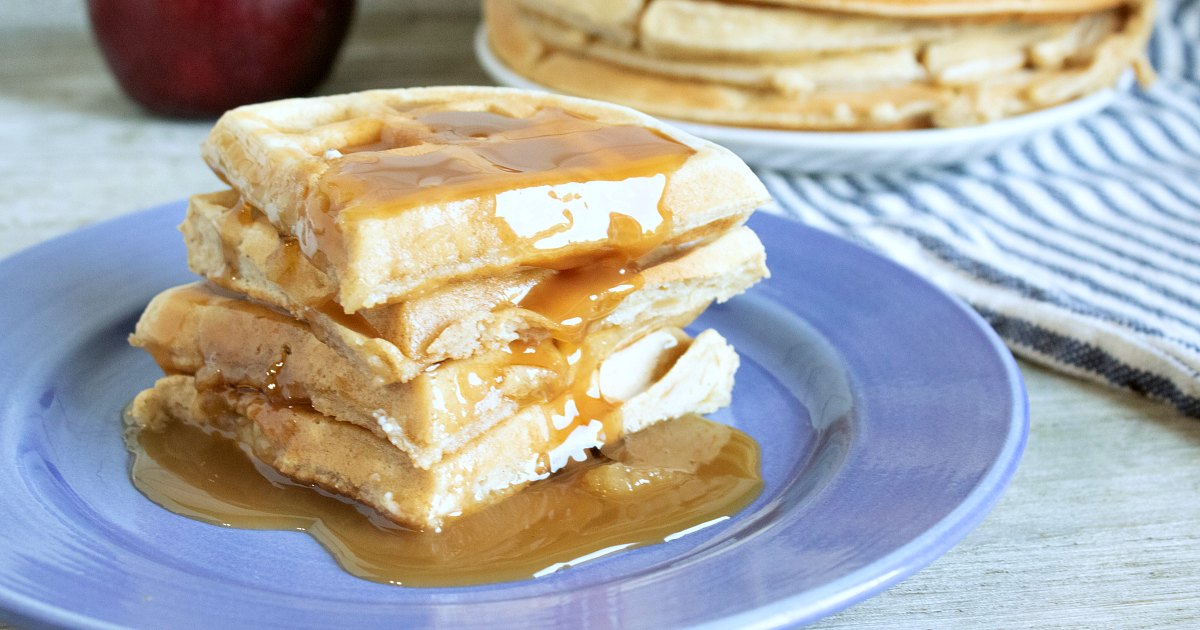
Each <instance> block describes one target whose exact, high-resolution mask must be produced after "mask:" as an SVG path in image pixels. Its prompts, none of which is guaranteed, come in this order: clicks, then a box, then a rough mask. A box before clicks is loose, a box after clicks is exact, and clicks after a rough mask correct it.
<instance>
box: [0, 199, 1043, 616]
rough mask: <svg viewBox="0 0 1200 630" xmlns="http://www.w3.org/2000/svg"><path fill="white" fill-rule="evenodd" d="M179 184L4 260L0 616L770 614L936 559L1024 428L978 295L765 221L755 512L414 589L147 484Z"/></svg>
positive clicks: (732, 330)
mask: <svg viewBox="0 0 1200 630" xmlns="http://www.w3.org/2000/svg"><path fill="white" fill-rule="evenodd" d="M182 212H183V204H182V203H173V204H169V205H167V206H163V207H159V208H154V209H151V210H148V211H145V212H141V213H137V214H133V215H129V216H126V217H123V218H120V219H117V220H114V221H110V222H107V223H102V224H99V225H96V226H93V227H90V228H87V229H84V230H80V231H78V232H75V233H73V234H70V235H67V236H65V237H62V238H59V239H56V240H54V241H50V242H48V243H45V244H42V245H40V246H37V247H35V248H33V249H30V250H28V251H25V252H23V253H21V254H19V255H17V256H14V257H12V258H10V259H8V260H7V261H5V262H3V263H0V294H2V295H3V296H4V299H3V302H0V330H3V331H4V333H3V335H2V336H0V358H2V363H0V512H2V513H3V517H0V610H4V611H6V612H5V613H4V614H5V615H6V616H8V617H11V618H13V619H14V620H21V621H40V622H49V623H53V624H63V625H70V626H82V627H111V626H112V625H116V626H142V627H146V626H153V627H178V626H203V627H259V626H261V625H263V623H264V622H266V621H269V622H270V623H271V624H273V625H278V626H284V627H347V626H356V625H364V626H365V625H371V626H382V625H387V626H390V627H413V626H429V625H444V626H453V627H462V626H475V625H480V626H487V627H489V628H497V627H505V626H513V627H521V628H529V627H538V626H551V625H555V626H559V625H564V626H571V627H601V626H603V627H610V626H622V627H649V628H662V627H679V626H686V625H693V624H703V623H718V624H728V625H734V626H738V627H741V626H746V625H750V624H755V625H757V626H759V627H775V626H782V625H789V624H794V623H798V622H805V621H810V620H813V619H816V618H818V617H821V616H824V615H828V614H830V613H832V612H834V611H836V610H839V609H841V608H844V607H846V606H848V605H850V604H852V603H854V602H857V601H860V600H862V599H864V598H866V597H869V596H870V595H872V594H874V593H877V592H879V591H880V590H882V589H884V588H886V587H887V586H889V585H891V584H893V583H895V582H897V581H899V580H901V579H903V578H904V577H906V576H908V575H910V574H912V573H913V572H915V571H917V570H918V569H920V568H921V567H923V566H925V565H927V564H929V563H930V562H932V561H933V560H934V559H935V558H936V557H938V556H939V555H940V554H942V553H944V552H945V551H946V550H947V549H949V548H950V547H951V546H952V545H953V544H954V543H955V542H957V541H958V540H959V539H961V538H962V537H963V535H965V534H966V532H967V531H968V530H969V529H970V528H971V527H973V526H974V525H975V524H976V523H978V522H979V520H980V519H982V518H983V516H984V514H985V513H986V512H987V511H988V509H989V508H990V507H991V506H992V505H993V504H994V503H995V501H996V499H997V498H998V497H999V495H1000V493H1001V491H1002V490H1003V489H1004V487H1005V485H1006V484H1007V482H1008V480H1009V478H1010V477H1011V476H1012V473H1013V471H1014V469H1015V468H1016V465H1017V461H1018V459H1019V457H1020V454H1021V451H1022V448H1023V446H1024V442H1025V435H1026V430H1027V426H1028V419H1027V408H1026V401H1025V396H1024V389H1023V386H1022V383H1021V378H1020V375H1019V372H1018V371H1017V368H1016V365H1015V364H1014V362H1013V360H1012V358H1011V356H1010V355H1009V353H1008V351H1007V350H1006V349H1005V348H1004V346H1003V345H1002V344H1001V342H1000V340H999V339H997V337H996V336H995V335H994V334H993V333H992V332H991V331H990V329H988V327H987V326H986V325H985V324H984V323H983V322H982V321H981V320H980V319H979V318H978V317H977V316H976V315H975V314H974V313H972V312H971V311H970V310H969V309H967V308H965V307H964V306H963V305H961V304H960V303H959V302H957V301H956V300H954V299H953V298H950V297H948V296H946V295H945V294H943V293H942V292H940V291H939V290H937V289H936V288H934V287H932V286H930V285H929V284H927V283H926V282H924V281H923V280H921V279H919V278H917V277H916V276H914V275H912V274H911V273H909V272H907V271H905V270H904V269H902V268H900V267H898V266H897V265H895V264H893V263H891V262H889V261H887V260H885V259H883V258H880V257H878V256H876V255H874V254H872V253H869V252H867V251H864V250H862V249H859V248H858V247H855V246H853V245H850V244H848V243H846V242H844V241H841V240H838V239H837V238H834V237H832V236H829V235H826V234H824V233H821V232H818V231H815V230H812V229H809V228H806V227H804V226H801V225H799V224H796V223H792V222H788V221H785V220H783V219H779V218H775V217H771V216H762V215H760V216H757V217H755V218H754V219H753V220H752V221H751V222H750V225H751V226H752V227H754V228H755V230H756V231H757V232H758V234H759V235H760V236H761V237H762V240H763V241H764V243H765V244H766V246H767V252H768V256H769V260H770V265H771V268H772V270H773V273H774V277H773V278H772V279H771V280H769V281H767V282H764V283H763V284H762V285H760V286H758V287H757V288H755V289H754V290H752V291H751V292H749V293H748V294H746V295H744V296H742V297H739V298H737V299H736V300H734V301H732V302H730V303H728V304H725V305H722V306H716V307H713V308H712V309H710V310H709V311H708V312H707V313H706V314H705V315H704V316H703V318H702V319H701V320H700V321H699V322H697V327H709V326H711V327H715V328H717V329H719V330H720V331H721V332H722V333H724V334H725V335H726V336H727V337H728V338H729V339H730V340H731V341H732V342H733V343H734V344H735V345H736V346H737V348H738V350H739V351H740V353H741V355H742V367H741V370H740V371H739V372H738V380H737V387H736V390H735V391H734V403H733V406H732V407H731V408H730V409H728V410H726V411H724V412H722V413H719V414H717V415H716V416H715V417H716V418H717V419H719V420H723V421H725V422H729V423H731V424H734V425H736V426H738V427H740V428H741V429H743V430H745V431H747V432H749V433H750V434H751V435H752V436H754V437H755V438H756V439H757V440H758V441H759V444H761V446H762V456H763V470H762V472H763V478H764V479H765V481H766V487H765V490H764V491H763V494H762V496H761V497H759V499H758V500H757V501H755V502H754V504H753V505H751V506H750V507H749V508H747V509H746V510H745V511H743V512H742V513H740V514H738V515H737V516H736V517H735V518H733V519H730V520H727V521H724V522H721V523H718V524H716V525H713V526H711V527H708V528H705V529H702V530H700V531H697V532H695V533H693V534H689V535H686V536H683V537H681V538H678V539H676V540H673V541H671V542H669V543H665V544H661V545H654V546H651V547H645V548H641V549H637V550H633V551H630V552H625V553H619V554H615V555H613V556H611V557H606V558H601V559H597V560H593V561H591V562H588V563H585V564H583V565H581V566H578V567H575V568H572V569H569V570H567V571H563V572H561V573H556V574H552V575H549V576H547V577H544V578H541V579H537V580H526V581H521V582H511V583H504V584H495V585H489V586H483V587H468V588H439V589H409V588H399V587H393V586H386V585H381V584H376V583H372V582H366V581H363V580H360V579H357V578H355V577H352V576H350V575H348V574H346V573H344V572H343V571H342V570H341V569H339V568H338V567H337V566H336V565H335V564H334V562H333V560H332V559H331V558H330V557H329V555H328V554H327V553H326V552H325V551H324V550H323V549H321V548H320V547H319V546H318V544H317V543H316V542H315V541H313V540H312V539H311V538H309V537H308V536H307V535H305V534H300V533H294V532H269V531H268V532H263V531H241V530H232V529H223V528H220V527H214V526H211V525H206V524H203V523H199V522H196V521H192V520H189V519H187V518H183V517H180V516H176V515H175V514H172V513H170V512H167V511H166V510H163V509H162V508H160V507H158V506H157V505H154V504H153V503H151V502H150V501H148V500H147V499H145V498H144V497H142V495H141V494H139V493H138V492H137V490H135V489H134V488H133V486H132V485H131V484H130V482H129V478H128V476H127V467H128V455H127V453H126V452H125V449H124V447H123V444H122V441H121V421H120V414H121V409H122V407H123V406H124V405H125V404H126V403H127V402H128V401H129V400H130V399H131V398H132V397H133V395H134V394H135V393H137V391H138V390H139V389H141V388H143V387H146V386H148V385H150V384H151V383H152V382H153V381H154V379H155V378H156V377H157V375H158V369H157V368H156V367H155V366H154V364H153V363H152V362H151V360H150V359H149V357H147V356H146V355H144V354H143V353H142V352H140V351H136V350H133V349H131V348H129V347H128V346H127V345H126V342H125V338H126V335H127V334H128V333H129V332H130V331H131V330H132V329H133V325H134V322H135V321H136V319H137V316H138V314H139V313H140V312H141V309H142V308H143V307H144V306H145V304H146V303H147V301H149V300H150V298H151V297H152V296H153V295H154V294H155V293H156V292H158V291H159V290H161V289H164V288H166V287H168V286H171V285H174V284H179V283H182V282H187V281H189V280H191V279H192V277H191V276H190V274H189V273H188V271H187V268H186V265H185V263H184V250H183V245H182V242H181V238H180V236H179V234H178V233H177V232H176V231H175V229H174V226H175V225H176V224H177V223H178V222H179V221H180V219H181V217H182Z"/></svg>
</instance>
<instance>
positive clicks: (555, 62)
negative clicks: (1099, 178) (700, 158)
mask: <svg viewBox="0 0 1200 630" xmlns="http://www.w3.org/2000/svg"><path fill="white" fill-rule="evenodd" d="M585 4H586V3H585ZM797 4H799V3H797ZM883 4H887V3H883ZM912 4H913V5H914V6H915V5H916V4H917V3H912ZM1118 4H1119V3H1107V4H1106V5H1105V6H1102V7H1094V8H1093V9H1092V10H1090V11H1088V12H1076V13H1062V12H1030V13H1023V14H1018V15H1012V14H996V13H993V14H988V15H975V14H972V15H971V16H970V17H939V18H938V19H930V18H929V17H922V18H916V17H895V16H889V15H888V14H881V15H861V14H856V13H841V12H831V11H827V10H820V11H814V10H810V9H809V8H806V7H802V6H774V7H772V6H765V5H761V4H742V3H726V2H713V1H699V0H653V1H651V2H648V3H647V4H646V7H645V8H644V10H643V12H642V13H641V14H640V17H639V20H638V22H637V24H636V27H635V28H634V30H633V32H634V33H636V37H635V38H634V39H633V40H632V41H631V42H629V41H624V40H620V39H613V38H610V37H607V36H605V35H604V34H603V33H602V32H600V31H599V30H597V29H592V28H587V27H586V26H579V25H578V19H576V20H575V21H574V22H568V21H565V20H564V19H563V18H562V12H556V11H554V10H552V7H550V8H539V6H538V5H537V3H527V2H513V1H512V0H488V2H487V3H485V6H486V9H487V11H486V15H485V19H486V21H487V23H488V24H489V29H488V31H489V34H490V43H491V46H492V49H493V50H494V51H495V53H496V54H497V56H498V57H500V58H501V59H502V60H503V61H504V62H505V63H507V64H508V65H509V66H510V67H512V68H513V69H514V70H516V71H517V72H519V73H521V74H523V75H525V76H527V77H529V78H530V79H532V80H534V81H536V82H538V83H540V84H542V85H546V86H548V87H550V88H553V89H556V90H560V91H563V92H567V93H572V94H579V95H583V96H588V97H592V98H605V99H609V100H612V101H614V102H619V103H622V104H626V105H630V106H633V107H637V108H640V109H643V110H645V111H649V112H652V113H655V114H658V115H663V116H670V117H673V118H678V119H685V120H695V121H700V122H708V123H720V124H733V125H743V126H755V127H775V128H784V129H822V130H855V129H911V128H921V127H930V126H936V127H954V126H964V125H972V124H980V123H985V122H989V121H992V120H997V119H1000V118H1004V117H1009V116H1014V115H1018V114H1022V113H1026V112H1030V111H1034V110H1037V109H1042V108H1045V107H1050V106H1053V105H1057V104H1060V103H1063V102H1067V101H1069V100H1073V99H1076V98H1079V97H1082V96H1084V95H1087V94H1089V93H1091V92H1094V91H1096V90H1099V89H1102V88H1104V87H1107V86H1111V85H1113V84H1114V83H1115V82H1116V81H1117V79H1118V78H1119V77H1120V75H1121V74H1122V73H1123V72H1125V71H1126V70H1127V69H1128V68H1129V67H1130V66H1131V65H1132V66H1133V67H1134V68H1135V69H1136V70H1138V71H1139V73H1140V75H1141V76H1142V78H1143V79H1144V80H1146V81H1148V80H1149V79H1150V75H1151V73H1150V71H1149V69H1148V66H1147V65H1146V64H1145V61H1144V59H1143V57H1142V49H1143V48H1144V46H1145V43H1146V40H1147V38H1148V36H1149V31H1150V28H1151V24H1152V17H1153V3H1152V2H1131V3H1125V4H1122V5H1120V6H1117V5H1118ZM966 6H967V5H966V4H965V3H964V4H963V7H966ZM818 8H820V7H818ZM968 13H971V11H968Z"/></svg>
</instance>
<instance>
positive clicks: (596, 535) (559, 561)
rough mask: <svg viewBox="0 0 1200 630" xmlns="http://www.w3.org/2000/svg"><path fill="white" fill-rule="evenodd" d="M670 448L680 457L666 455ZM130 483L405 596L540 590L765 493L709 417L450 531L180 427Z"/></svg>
mask: <svg viewBox="0 0 1200 630" xmlns="http://www.w3.org/2000/svg"><path fill="white" fill-rule="evenodd" d="M667 447H669V448H667ZM130 448H131V450H132V451H133V453H134V459H133V466H132V478H133V481H134V484H135V485H136V486H137V488H138V489H139V490H140V491H141V492H142V493H143V494H145V495H146V496H147V497H149V498H150V499H151V500H153V501H154V502H156V503H158V504H159V505H162V506H163V507H165V508H167V509H169V510H171V511H173V512H175V513H178V514H182V515H184V516H188V517H191V518H194V519H197V520H200V521H204V522H208V523H213V524H217V525H222V526H225V527H236V528H242V529H268V530H271V529H274V530H291V531H305V532H308V533H309V534H310V535H311V536H313V537H314V538H316V539H317V540H318V541H320V542H321V544H322V545H324V547H325V548H326V549H327V550H328V551H329V552H330V553H331V554H332V555H333V557H334V558H335V559H336V560H337V562H338V563H339V564H340V565H341V566H342V567H343V568H345V569H346V570H347V571H348V572H350V573H352V574H354V575H357V576H359V577H362V578H364V579H367V580H373V581H377V582H384V583H390V584H397V585H405V586H459V585H469V584H482V583H488V582H501V581H510V580H520V579H528V578H533V577H541V576H544V575H547V574H550V573H553V572H555V571H558V570H561V569H563V568H566V567H570V566H573V565H576V564H580V563H582V562H585V561H588V560H591V559H593V558H597V557H601V556H604V555H607V554H609V553H613V552H616V551H619V550H623V549H628V548H632V547H638V546H642V545H647V544H655V543H660V542H663V541H670V540H673V539H675V538H677V537H680V536H683V535H686V534H689V533H691V532H692V531H695V530H697V529H701V528H703V527H705V526H707V525H711V524H716V523H719V522H720V521H722V520H724V519H725V518H727V517H728V516H729V515H732V514H733V513H735V512H737V511H738V510H740V509H742V508H744V507H745V506H746V505H748V504H749V503H750V502H751V501H752V500H753V499H754V498H755V497H756V496H757V494H758V493H759V491H760V489H761V484H762V482H761V479H760V476H759V464H758V447H757V445H756V444H755V442H754V440H753V439H751V438H750V437H749V436H747V435H745V434H744V433H742V432H740V431H738V430H736V429H733V428H730V427H727V426H725V425H720V424H717V423H713V422H710V421H708V420H705V419H703V418H699V417H685V418H680V419H678V420H674V421H669V422H664V423H660V424H659V425H655V426H653V427H650V428H649V429H646V430H645V431H643V432H641V433H638V434H636V435H634V436H630V438H629V439H628V440H626V441H625V442H624V443H621V444H618V445H614V446H613V447H606V448H605V455H603V456H596V457H593V458H590V459H589V460H588V461H586V462H584V463H582V464H579V465H575V466H572V467H571V468H569V469H567V470H566V471H564V472H562V473H560V474H558V475H555V476H552V477H551V478H549V479H546V480H543V481H539V482H535V483H534V484H532V485H531V486H529V487H528V488H527V489H525V490H524V491H522V492H519V493H517V494H516V495H514V496H512V497H510V498H507V499H505V500H503V501H500V502H499V503H497V504H496V505H493V506H491V507H489V508H486V509H484V510H482V511H480V512H477V513H474V514H469V515H466V516H463V517H460V518H458V519H456V520H453V521H451V523H450V524H449V525H447V526H446V527H444V528H443V529H442V531H440V532H421V531H413V530H409V529H405V528H402V527H400V526H397V525H395V524H394V523H392V522H391V521H388V520H387V519H385V518H384V517H382V516H381V515H379V514H378V513H376V512H374V511H373V510H370V509H369V508H366V507H363V506H361V505H359V504H356V503H354V502H351V501H347V500H343V499H339V498H335V497H333V496H330V495H328V494H326V493H324V492H322V491H320V490H316V489H314V488H312V487H309V486H303V485H298V484H295V483H293V482H291V481H289V480H287V479H285V478H283V477H281V476H280V475H278V474H277V473H275V472H274V471H273V470H272V469H270V468H269V467H267V466H265V465H263V464H261V463H259V462H257V461H256V460H254V459H253V458H252V457H250V456H247V455H246V454H245V453H244V452H243V451H242V450H241V449H240V448H239V447H238V446H237V445H236V444H235V443H234V442H233V441H232V440H230V439H228V438H226V437H222V436H220V435H216V434H209V433H205V432H204V431H202V430H200V429H198V428H195V427H192V426H189V425H186V424H182V423H170V424H169V425H168V426H167V427H166V428H165V429H164V430H163V431H149V430H144V431H141V432H139V433H138V434H137V435H136V439H131V444H130Z"/></svg>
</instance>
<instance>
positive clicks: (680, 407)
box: [129, 330, 737, 529]
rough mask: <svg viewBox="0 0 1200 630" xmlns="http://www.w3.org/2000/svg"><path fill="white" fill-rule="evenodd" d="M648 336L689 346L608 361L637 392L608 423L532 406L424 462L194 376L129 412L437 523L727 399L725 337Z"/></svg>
mask: <svg viewBox="0 0 1200 630" xmlns="http://www.w3.org/2000/svg"><path fill="white" fill-rule="evenodd" d="M652 335H654V336H648V337H647V338H646V339H647V340H648V342H650V345H652V346H654V345H655V343H654V342H656V339H655V336H658V337H661V336H669V337H671V338H677V339H681V340H682V341H681V344H682V346H683V347H684V351H683V352H682V354H677V351H678V348H670V349H668V348H663V347H662V344H657V346H658V347H659V348H661V349H660V350H659V351H658V352H647V351H646V350H647V348H646V347H644V346H645V344H643V345H640V346H639V345H638V344H634V345H632V346H630V347H629V348H627V349H625V350H624V351H623V352H624V353H625V354H622V353H620V352H619V353H617V354H614V355H613V356H612V357H610V358H609V359H608V361H615V362H617V363H618V365H619V367H618V368H617V369H616V370H615V371H616V372H618V373H620V375H621V376H622V377H624V378H621V379H617V380H618V381H620V382H618V383H616V384H614V385H612V386H611V387H610V389H611V390H613V391H614V392H620V393H623V394H626V395H628V396H629V397H628V398H627V399H625V400H623V401H622V402H623V404H620V405H619V406H617V407H616V408H615V409H614V410H613V411H612V412H610V413H609V414H608V416H606V417H605V418H604V419H603V422H602V423H599V422H597V423H592V424H589V425H586V426H582V427H575V428H574V429H572V431H571V432H570V433H568V434H567V435H563V431H562V429H560V428H559V425H558V424H556V422H557V419H558V417H560V416H558V413H559V411H560V410H559V409H558V408H556V407H555V406H554V405H553V404H552V403H548V404H540V405H528V406H525V407H523V408H522V409H521V410H520V411H518V412H517V413H516V414H514V415H512V416H509V417H508V418H506V419H504V420H503V421H501V422H500V423H499V424H497V425H496V426H494V427H492V428H490V429H489V430H488V431H486V432H484V433H482V434H481V435H479V436H477V437H476V438H475V439H473V440H471V441H469V442H468V443H466V444H465V445H463V446H462V447H461V448H458V449H457V450H455V451H454V452H453V453H452V454H448V455H447V456H445V457H443V458H442V459H440V460H438V461H437V462H433V463H431V464H429V465H428V466H426V467H421V466H418V465H416V462H414V460H413V459H412V458H411V457H410V456H409V455H408V454H407V453H406V452H405V451H403V450H402V449H399V448H396V447H395V446H394V444H393V443H392V442H390V441H389V440H388V439H386V438H384V437H381V436H379V435H378V434H377V433H376V432H374V431H371V430H368V429H366V428H364V427H362V426H358V425H356V424H354V423H351V422H344V421H342V420H340V419H335V418H332V417H330V416H326V415H323V414H321V413H319V412H317V411H315V410H314V409H312V408H311V407H309V406H306V405H303V404H295V403H293V404H290V405H283V404H280V403H279V402H273V401H272V400H270V398H269V397H267V396H266V395H264V394H262V393H260V392H259V390H255V389H252V388H244V389H240V390H239V389H237V388H229V387H219V388H211V387H205V386H204V384H203V383H202V381H201V380H197V379H196V378H194V377H193V376H190V375H186V374H176V375H171V376H167V377H164V378H162V379H160V380H159V381H158V382H157V383H156V384H155V386H154V387H153V388H151V389H148V390H146V391H144V392H142V393H141V394H139V395H138V397H137V398H136V399H135V400H134V403H133V405H132V407H131V412H130V414H129V418H131V421H132V422H134V423H135V427H136V428H137V429H139V430H142V429H148V430H158V429H161V428H162V427H163V426H164V425H165V424H167V423H170V422H186V423H189V424H192V425H194V426H198V427H201V428H204V429H207V430H217V431H221V432H224V433H225V434H227V435H231V436H233V437H234V438H235V439H237V440H238V441H239V442H240V443H241V444H243V445H245V446H246V448H247V449H248V450H250V451H251V452H252V453H253V454H254V455H255V456H256V457H258V458H259V459H260V460H261V461H263V462H264V463H266V464H267V465H268V466H271V467H272V468H274V469H275V470H277V471H279V472H280V473H282V474H283V475H285V476H287V477H289V478H291V479H293V480H295V481H298V482H301V483H310V484H315V485H318V486H321V487H323V488H325V489H327V490H329V491H331V492H334V493H337V494H340V495H343V496H347V497H352V498H354V499H356V500H358V501H360V502H362V503H364V504H366V505H369V506H371V507H373V508H375V509H376V510H378V511H379V512H380V513H381V514H383V515H384V516H387V517H388V518H390V519H392V520H394V521H396V522H398V523H400V524H403V525H406V526H409V527H414V528H420V529H436V528H438V527H440V526H441V525H442V524H443V523H444V522H445V520H446V519H447V518H450V517H452V516H459V515H462V514H467V513H470V512H472V511H475V510H478V509H481V508H483V507H486V506H488V505H492V504H494V503H496V502H497V501H499V500H501V499H503V498H504V497H506V496H509V495H511V494H512V493H514V492H517V491H518V490H520V489H521V488H522V487H524V486H525V485H527V484H528V483H529V482H531V481H534V480H536V479H540V478H544V477H545V476H546V475H547V474H548V473H549V472H551V471H552V470H556V469H558V468H561V467H562V466H564V465H566V463H567V462H568V461H569V460H571V459H580V460H582V458H583V457H585V452H586V451H587V449H589V448H593V447H597V446H601V445H604V444H611V443H615V442H616V441H617V440H619V438H620V437H621V435H623V434H624V432H634V431H640V430H642V429H645V428H646V427H649V426H651V425H654V424H656V423H658V422H661V421H663V420H667V419H670V418H674V417H679V416H682V415H686V414H688V413H708V412H711V411H714V410H716V409H718V408H720V407H721V406H724V405H726V404H728V402H729V395H730V390H731V388H732V385H733V372H734V371H735V370H736V368H737V355H736V353H734V352H733V350H732V348H730V347H729V346H728V345H727V344H726V343H725V341H724V339H722V338H721V337H720V335H718V334H717V333H715V332H714V331H705V332H704V333H701V334H700V335H699V336H697V337H696V339H695V340H694V341H691V340H687V339H686V337H685V336H683V335H682V333H681V332H678V331H674V332H671V331H666V330H664V331H659V332H658V333H652ZM660 363H666V365H660ZM638 367H641V368H652V369H641V370H639V369H635V368H638ZM600 369H601V370H603V364H602V365H601V368H600ZM593 425H602V426H603V428H599V427H597V426H593ZM605 430H607V431H608V432H607V433H605Z"/></svg>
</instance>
